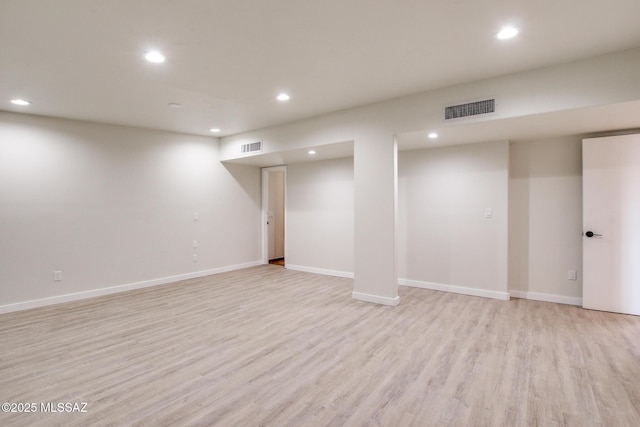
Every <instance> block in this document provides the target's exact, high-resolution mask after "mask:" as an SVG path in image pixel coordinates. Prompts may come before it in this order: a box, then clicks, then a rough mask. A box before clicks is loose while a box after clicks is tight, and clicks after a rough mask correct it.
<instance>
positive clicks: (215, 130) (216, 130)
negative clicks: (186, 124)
mask: <svg viewBox="0 0 640 427" xmlns="http://www.w3.org/2000/svg"><path fill="white" fill-rule="evenodd" d="M211 132H213V133H217V132H220V129H218V128H212V129H211Z"/></svg>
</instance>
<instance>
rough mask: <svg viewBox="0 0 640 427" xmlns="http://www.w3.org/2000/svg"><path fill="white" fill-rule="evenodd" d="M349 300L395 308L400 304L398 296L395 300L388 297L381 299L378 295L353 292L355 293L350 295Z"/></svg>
mask: <svg viewBox="0 0 640 427" xmlns="http://www.w3.org/2000/svg"><path fill="white" fill-rule="evenodd" d="M351 298H353V299H357V300H358V301H365V302H373V303H375V304H382V305H391V306H396V305H398V304H399V303H400V297H399V296H396V297H395V298H389V297H381V296H379V295H370V294H363V293H361V292H355V291H354V292H352V293H351Z"/></svg>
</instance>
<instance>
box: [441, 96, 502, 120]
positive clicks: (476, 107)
mask: <svg viewBox="0 0 640 427" xmlns="http://www.w3.org/2000/svg"><path fill="white" fill-rule="evenodd" d="M495 111H496V100H495V99H486V100H484V101H476V102H470V103H468V104H460V105H452V106H451V107H445V109H444V119H445V120H450V119H459V118H462V117H470V116H477V115H479V114H488V113H495Z"/></svg>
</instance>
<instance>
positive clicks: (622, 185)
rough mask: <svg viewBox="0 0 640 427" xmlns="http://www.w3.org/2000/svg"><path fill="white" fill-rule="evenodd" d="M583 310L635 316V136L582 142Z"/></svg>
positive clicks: (638, 248) (638, 258)
mask: <svg viewBox="0 0 640 427" xmlns="http://www.w3.org/2000/svg"><path fill="white" fill-rule="evenodd" d="M582 166H583V197H584V201H583V227H584V237H583V265H584V277H583V291H582V305H583V307H584V308H589V309H594V310H603V311H612V312H617V313H626V314H635V315H640V135H624V136H612V137H606V138H592V139H585V140H583V141H582Z"/></svg>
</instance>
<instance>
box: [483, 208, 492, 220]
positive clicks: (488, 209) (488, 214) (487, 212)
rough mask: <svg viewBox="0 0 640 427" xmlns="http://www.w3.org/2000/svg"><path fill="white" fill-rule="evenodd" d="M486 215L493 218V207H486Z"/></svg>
mask: <svg viewBox="0 0 640 427" xmlns="http://www.w3.org/2000/svg"><path fill="white" fill-rule="evenodd" d="M484 217H485V218H487V219H489V218H493V209H491V208H485V209H484Z"/></svg>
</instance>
